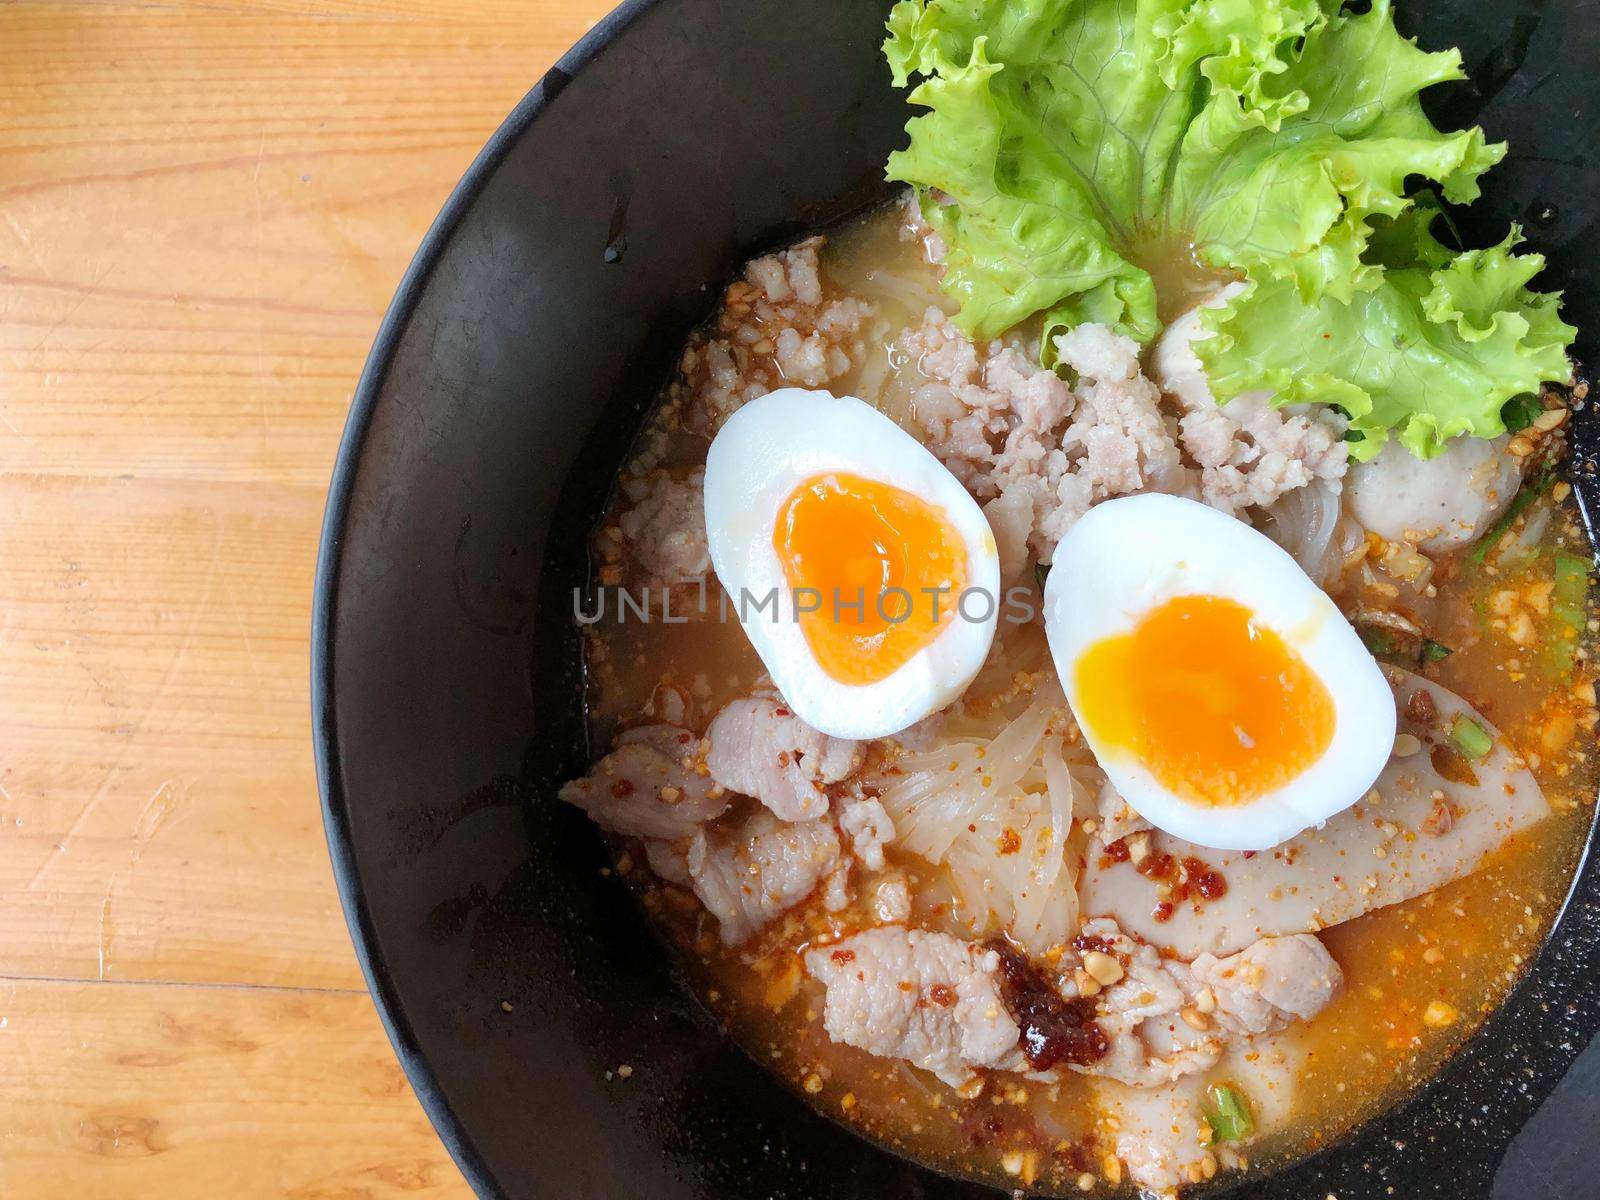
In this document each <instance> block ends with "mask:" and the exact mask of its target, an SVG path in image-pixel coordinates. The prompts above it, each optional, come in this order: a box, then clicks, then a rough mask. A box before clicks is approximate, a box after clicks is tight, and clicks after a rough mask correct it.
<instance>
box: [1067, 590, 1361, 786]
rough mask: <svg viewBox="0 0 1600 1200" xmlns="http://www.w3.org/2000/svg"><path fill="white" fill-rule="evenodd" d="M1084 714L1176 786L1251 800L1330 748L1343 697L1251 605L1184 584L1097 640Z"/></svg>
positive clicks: (1085, 665) (1087, 663)
mask: <svg viewBox="0 0 1600 1200" xmlns="http://www.w3.org/2000/svg"><path fill="white" fill-rule="evenodd" d="M1075 681H1076V685H1077V700H1076V709H1077V714H1078V719H1079V720H1080V721H1082V723H1083V725H1084V728H1085V729H1086V730H1088V731H1089V733H1090V734H1091V736H1092V737H1093V738H1094V740H1095V744H1096V749H1097V750H1098V751H1099V752H1100V753H1102V754H1105V755H1115V754H1123V755H1126V756H1129V757H1132V758H1134V759H1135V760H1137V761H1138V762H1140V763H1141V764H1143V765H1144V767H1145V768H1146V769H1147V770H1148V771H1149V772H1150V773H1151V774H1152V775H1154V776H1155V778H1156V779H1157V780H1158V781H1159V782H1160V783H1161V784H1162V785H1163V786H1164V787H1166V788H1167V789H1168V790H1169V791H1171V792H1173V793H1175V794H1176V795H1178V796H1181V797H1183V798H1184V799H1186V800H1189V801H1191V802H1194V803H1199V804H1206V805H1235V804H1248V803H1249V802H1250V801H1252V800H1255V799H1257V798H1258V797H1260V796H1263V795H1265V794H1266V793H1268V792H1271V791H1275V790H1276V789H1278V788H1280V787H1282V786H1284V785H1285V784H1287V783H1288V782H1289V781H1291V780H1292V779H1294V778H1295V777H1296V776H1298V775H1299V774H1300V773H1301V772H1303V771H1305V770H1306V768H1307V767H1309V766H1311V764H1312V763H1314V762H1316V761H1317V759H1319V758H1320V757H1322V755H1323V754H1324V753H1325V752H1326V751H1327V749H1328V745H1329V743H1331V742H1332V741H1333V732H1334V728H1335V725H1336V724H1337V719H1336V716H1335V712H1334V705H1333V697H1332V696H1330V695H1329V694H1328V689H1327V687H1326V686H1325V685H1324V684H1323V682H1322V680H1321V679H1319V678H1317V676H1316V675H1315V674H1314V673H1313V672H1312V670H1311V669H1310V668H1309V667H1308V666H1306V664H1305V660H1304V659H1302V658H1301V657H1300V655H1299V654H1298V653H1296V651H1295V650H1294V648H1293V647H1292V646H1290V645H1288V644H1287V643H1286V642H1285V641H1284V640H1283V639H1282V638H1281V637H1279V636H1278V635H1277V634H1276V633H1274V632H1273V631H1272V630H1270V629H1267V628H1265V627H1264V626H1262V625H1260V624H1258V623H1257V622H1256V620H1255V615H1254V614H1253V613H1252V612H1251V611H1250V610H1249V609H1248V608H1246V607H1245V606H1244V605H1242V604H1239V603H1238V602H1236V601H1233V600H1227V599H1223V598H1221V597H1218V596H1180V597H1178V598H1177V599H1174V600H1168V601H1167V602H1166V603H1164V604H1162V605H1161V606H1160V607H1159V608H1156V609H1154V610H1152V611H1151V612H1150V613H1149V614H1148V615H1146V616H1145V617H1144V618H1143V619H1142V620H1141V621H1140V622H1139V623H1138V624H1137V625H1136V626H1134V628H1133V629H1132V630H1131V631H1130V632H1128V633H1123V634H1117V635H1115V636H1113V637H1108V638H1105V639H1103V640H1101V641H1099V642H1096V643H1095V644H1094V645H1092V646H1090V647H1089V648H1088V650H1086V651H1085V652H1084V653H1083V655H1082V656H1081V657H1080V658H1079V659H1078V662H1077V665H1076V670H1075Z"/></svg>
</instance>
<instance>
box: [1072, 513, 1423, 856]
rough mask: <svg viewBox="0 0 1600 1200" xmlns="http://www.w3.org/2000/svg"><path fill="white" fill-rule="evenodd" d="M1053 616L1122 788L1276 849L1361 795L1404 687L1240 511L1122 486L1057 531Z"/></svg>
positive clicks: (1194, 821) (1218, 841) (1223, 835)
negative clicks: (1118, 493)
mask: <svg viewBox="0 0 1600 1200" xmlns="http://www.w3.org/2000/svg"><path fill="white" fill-rule="evenodd" d="M1044 608H1045V630H1046V633H1047V635H1048V637H1049V641H1050V652H1051V655H1052V656H1053V657H1054V659H1055V663H1056V669H1057V670H1058V671H1059V672H1060V675H1061V681H1062V685H1063V686H1064V688H1065V689H1066V693H1067V699H1068V701H1069V702H1070V704H1071V705H1072V710H1073V712H1074V714H1075V715H1076V717H1077V719H1078V723H1079V725H1080V726H1081V728H1082V730H1083V734H1084V737H1085V739H1086V740H1087V741H1088V743H1089V746H1090V748H1091V749H1092V750H1093V751H1094V753H1095V757H1096V758H1097V759H1098V760H1099V763H1100V765H1101V767H1102V768H1103V769H1104V770H1105V772H1106V775H1107V776H1108V777H1109V778H1110V780H1111V782H1112V784H1113V785H1114V786H1115V787H1116V788H1117V790H1118V791H1119V792H1120V793H1121V794H1122V797H1123V799H1125V800H1126V801H1127V802H1128V803H1129V804H1130V805H1131V806H1132V807H1133V808H1134V809H1135V810H1137V811H1138V813H1139V814H1140V815H1141V816H1143V817H1144V818H1145V819H1146V820H1147V821H1149V822H1150V823H1151V824H1153V825H1155V826H1156V827H1157V828H1158V829H1161V830H1164V831H1165V832H1167V833H1170V834H1172V835H1173V836H1174V837H1179V838H1182V839H1184V840H1185V841H1189V842H1196V843H1198V844H1199V845H1202V846H1212V847H1216V848H1218V849H1224V850H1264V849H1266V848H1268V847H1269V846H1275V845H1277V844H1279V843H1280V842H1283V841H1286V840H1288V839H1289V838H1291V837H1293V836H1294V835H1295V834H1297V833H1299V832H1301V831H1302V830H1304V829H1306V828H1308V827H1310V826H1312V825H1317V824H1320V823H1321V822H1323V821H1325V820H1327V819H1328V818H1329V817H1331V816H1333V815H1334V814H1336V813H1338V812H1341V811H1343V810H1344V809H1346V808H1348V807H1349V806H1350V805H1351V804H1353V803H1355V802H1356V801H1357V800H1359V799H1360V798H1361V797H1362V796H1363V795H1365V794H1366V792H1367V790H1368V789H1369V788H1370V787H1371V786H1372V782H1373V780H1375V779H1376V778H1377V777H1378V774H1379V772H1381V771H1382V770H1383V768H1384V764H1385V763H1386V762H1387V761H1388V759H1389V756H1390V753H1391V751H1392V750H1393V747H1394V736H1395V705H1394V696H1393V693H1392V692H1391V691H1390V689H1389V686H1388V684H1387V682H1386V681H1385V680H1384V676H1383V672H1382V671H1381V669H1380V668H1379V667H1378V664H1377V662H1376V661H1375V660H1374V659H1373V657H1372V655H1371V654H1370V653H1369V652H1368V651H1367V648H1366V647H1365V646H1364V645H1362V642H1361V639H1360V637H1358V636H1357V634H1356V632H1355V630H1354V629H1352V628H1351V627H1350V624H1349V622H1347V621H1346V620H1345V619H1344V617H1343V615H1342V614H1341V613H1340V612H1339V610H1338V609H1337V608H1336V607H1335V606H1334V603H1333V601H1332V600H1330V599H1329V598H1328V596H1327V595H1326V593H1324V592H1323V591H1322V589H1320V588H1319V587H1317V585H1316V584H1314V583H1313V582H1312V581H1311V580H1310V578H1309V577H1307V575H1306V574H1305V572H1304V571H1302V570H1301V569H1300V567H1299V565H1298V564H1297V563H1296V562H1295V561H1294V559H1293V558H1292V557H1290V555H1289V554H1288V553H1287V552H1285V551H1284V550H1283V549H1281V548H1280V547H1279V546H1278V545H1276V544H1275V543H1274V542H1273V541H1272V540H1271V539H1270V538H1268V537H1266V536H1265V535H1263V534H1261V533H1258V532H1257V531H1256V530H1254V529H1252V528H1251V527H1250V526H1249V525H1246V524H1245V523H1244V522H1242V521H1239V520H1236V519H1235V518H1233V517H1230V516H1228V515H1226V514H1225V513H1221V512H1218V511H1217V510H1215V509H1213V508H1208V507H1207V506H1205V505H1203V504H1199V503H1196V502H1195V501H1193V500H1184V499H1180V498H1179V497H1176V496H1161V495H1143V496H1129V497H1125V498H1123V499H1119V500H1110V501H1107V502H1106V503H1104V504H1101V505H1099V506H1097V507H1095V508H1092V509H1090V510H1089V512H1088V513H1087V514H1086V515H1085V516H1084V517H1083V518H1082V520H1080V521H1079V522H1078V523H1077V524H1076V525H1074V526H1073V527H1072V529H1071V530H1070V531H1068V533H1067V535H1066V536H1065V537H1064V538H1062V539H1061V543H1060V545H1059V546H1058V547H1057V548H1056V552H1055V561H1054V565H1053V566H1052V567H1051V570H1050V577H1049V579H1048V581H1047V582H1046V585H1045V597H1044Z"/></svg>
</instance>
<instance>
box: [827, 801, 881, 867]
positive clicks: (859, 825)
mask: <svg viewBox="0 0 1600 1200" xmlns="http://www.w3.org/2000/svg"><path fill="white" fill-rule="evenodd" d="M839 832H840V833H842V834H844V835H845V836H846V837H847V838H849V839H850V849H851V852H852V853H854V854H855V856H856V858H857V859H858V860H859V861H860V863H861V865H862V866H864V867H866V868H867V869H868V870H869V871H881V870H883V865H884V858H883V848H884V847H885V846H887V845H888V844H889V843H890V842H892V841H894V822H893V821H891V820H890V819H889V814H888V813H887V812H885V811H884V808H883V804H882V803H881V802H880V801H878V800H875V799H873V798H871V797H867V796H853V797H848V798H846V799H845V801H844V802H843V803H842V804H841V805H840V807H839Z"/></svg>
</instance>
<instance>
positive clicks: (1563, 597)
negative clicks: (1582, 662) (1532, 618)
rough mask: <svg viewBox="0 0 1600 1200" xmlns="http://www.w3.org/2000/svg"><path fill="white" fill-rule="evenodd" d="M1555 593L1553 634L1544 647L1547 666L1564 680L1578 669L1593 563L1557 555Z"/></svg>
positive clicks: (1551, 611) (1564, 554) (1557, 553)
mask: <svg viewBox="0 0 1600 1200" xmlns="http://www.w3.org/2000/svg"><path fill="white" fill-rule="evenodd" d="M1554 567H1555V591H1554V594H1553V597H1552V602H1551V605H1550V616H1551V618H1552V621H1551V625H1552V628H1551V632H1550V637H1549V639H1548V640H1547V641H1546V643H1545V656H1544V657H1545V663H1546V665H1547V667H1548V668H1549V670H1550V671H1551V672H1552V673H1553V674H1554V675H1555V676H1556V677H1557V678H1561V677H1564V676H1567V675H1570V674H1571V673H1572V670H1573V668H1574V667H1575V666H1576V665H1577V653H1578V636H1579V632H1580V631H1581V630H1582V629H1583V627H1584V624H1585V623H1586V621H1587V620H1588V613H1587V611H1586V609H1585V604H1586V602H1587V601H1588V598H1589V572H1590V570H1591V563H1590V562H1589V560H1588V559H1585V558H1580V557H1578V556H1577V555H1576V554H1568V553H1566V552H1565V551H1557V552H1556V555H1555V559H1554Z"/></svg>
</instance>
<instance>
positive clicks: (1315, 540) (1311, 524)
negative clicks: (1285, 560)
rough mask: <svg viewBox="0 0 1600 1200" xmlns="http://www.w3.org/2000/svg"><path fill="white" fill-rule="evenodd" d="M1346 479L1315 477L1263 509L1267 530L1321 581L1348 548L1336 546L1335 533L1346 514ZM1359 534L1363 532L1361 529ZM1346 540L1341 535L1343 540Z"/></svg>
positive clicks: (1311, 574) (1306, 570)
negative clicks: (1344, 498)
mask: <svg viewBox="0 0 1600 1200" xmlns="http://www.w3.org/2000/svg"><path fill="white" fill-rule="evenodd" d="M1343 497H1344V481H1343V480H1339V479H1315V480H1313V481H1312V482H1311V483H1309V484H1307V485H1306V486H1305V487H1299V488H1295V489H1294V490H1293V491H1290V492H1285V493H1284V494H1283V495H1282V496H1280V497H1279V498H1278V499H1277V500H1276V501H1275V502H1273V503H1272V504H1271V505H1269V506H1268V507H1266V508H1264V509H1261V510H1260V512H1259V517H1260V523H1261V524H1262V526H1263V530H1262V532H1264V533H1265V534H1266V535H1267V536H1268V537H1270V538H1271V539H1272V540H1273V541H1275V542H1277V543H1278V545H1280V546H1282V547H1283V548H1284V549H1285V550H1287V551H1288V552H1289V553H1290V554H1292V555H1294V559H1295V561H1296V562H1297V563H1299V564H1300V567H1301V569H1302V570H1304V571H1305V573H1306V574H1307V575H1309V576H1311V578H1312V579H1313V580H1315V581H1316V582H1318V583H1321V582H1323V581H1324V580H1326V579H1327V578H1328V576H1329V575H1330V574H1332V572H1333V568H1334V567H1335V566H1337V565H1338V564H1339V562H1340V561H1341V560H1342V559H1343V558H1344V556H1345V553H1348V551H1347V550H1344V549H1343V547H1342V546H1341V547H1338V548H1336V546H1335V536H1334V535H1335V534H1336V533H1340V532H1346V533H1347V532H1348V527H1347V529H1346V530H1345V531H1341V530H1340V517H1341V516H1342V514H1343V511H1344V506H1343ZM1358 536H1359V531H1358ZM1345 540H1346V539H1345V538H1344V537H1341V538H1340V539H1339V541H1340V542H1341V543H1342V542H1344V541H1345Z"/></svg>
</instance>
